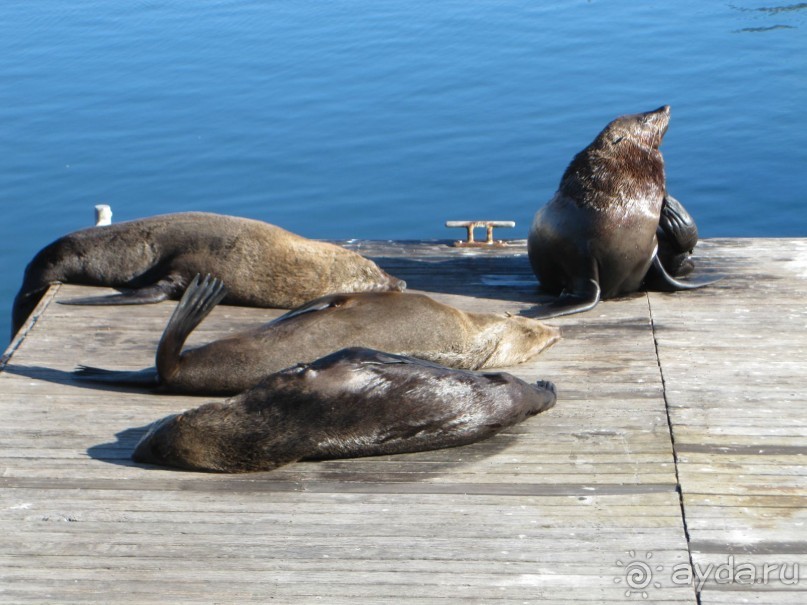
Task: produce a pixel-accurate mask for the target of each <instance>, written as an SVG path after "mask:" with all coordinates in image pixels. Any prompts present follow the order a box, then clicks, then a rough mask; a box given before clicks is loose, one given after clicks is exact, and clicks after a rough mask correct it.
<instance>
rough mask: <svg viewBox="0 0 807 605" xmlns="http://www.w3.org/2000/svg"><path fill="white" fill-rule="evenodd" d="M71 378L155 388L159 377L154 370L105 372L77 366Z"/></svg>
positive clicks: (90, 367)
mask: <svg viewBox="0 0 807 605" xmlns="http://www.w3.org/2000/svg"><path fill="white" fill-rule="evenodd" d="M73 378H74V379H76V380H80V381H86V382H99V383H103V384H117V385H121V386H138V387H152V388H153V387H156V386H157V385H158V384H159V377H158V375H157V370H156V369H155V368H146V369H144V370H136V371H118V370H105V369H103V368H94V367H92V366H78V367H77V368H76V369H75V370H74V371H73Z"/></svg>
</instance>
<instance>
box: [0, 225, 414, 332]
mask: <svg viewBox="0 0 807 605" xmlns="http://www.w3.org/2000/svg"><path fill="white" fill-rule="evenodd" d="M198 273H202V274H207V273H209V274H211V275H213V276H215V277H218V278H220V279H222V280H223V281H224V282H225V283H226V284H227V292H228V293H227V297H226V298H225V301H224V302H226V303H229V304H234V305H245V306H252V307H279V308H284V309H289V308H293V307H297V306H299V305H301V304H303V303H305V302H306V301H309V300H311V299H313V298H316V297H318V296H323V295H325V294H330V293H334V292H364V291H385V290H403V289H404V288H405V287H406V284H405V282H403V281H401V280H399V279H396V278H395V277H392V276H390V275H388V274H386V273H385V272H384V271H382V270H381V269H379V268H378V266H377V265H376V264H375V263H373V262H372V261H370V260H368V259H366V258H364V257H362V256H360V255H358V254H356V253H355V252H351V251H349V250H346V249H344V248H341V247H339V246H336V245H334V244H329V243H325V242H320V241H315V240H310V239H306V238H304V237H301V236H299V235H295V234H294V233H290V232H289V231H286V230H285V229H281V228H280V227H276V226H274V225H270V224H268V223H264V222H262V221H256V220H251V219H246V218H239V217H234V216H225V215H220V214H210V213H206V212H182V213H177V214H165V215H161V216H154V217H150V218H144V219H138V220H133V221H127V222H123V223H117V224H114V225H108V226H103V227H90V228H89V229H82V230H80V231H76V232H74V233H71V234H69V235H66V236H64V237H62V238H59V239H58V240H56V241H55V242H53V243H52V244H50V245H48V246H46V247H45V248H43V249H42V250H40V252H39V253H38V254H37V255H36V256H35V257H34V259H33V260H32V261H31V263H30V264H29V265H28V267H27V269H26V270H25V278H24V280H23V284H22V288H20V291H19V293H18V294H17V297H16V299H15V300H14V311H13V333H16V332H17V330H19V328H20V326H21V325H22V324H23V322H24V321H25V319H26V318H27V317H28V315H29V314H30V312H31V311H32V310H33V308H34V307H35V306H36V303H37V302H38V301H39V299H40V298H41V297H42V295H43V294H44V292H45V290H46V289H47V287H48V286H49V285H50V284H53V283H57V282H63V283H73V284H84V285H89V286H108V287H112V288H124V289H126V290H127V291H126V292H124V293H123V294H116V295H112V296H106V297H104V296H101V297H95V298H88V299H78V300H73V301H64V302H72V303H73V304H140V303H153V302H159V301H161V300H165V299H169V298H173V299H178V298H180V296H182V293H183V292H184V291H185V287H186V286H187V285H188V284H189V283H190V281H191V279H193V277H194V275H196V274H198ZM12 335H13V334H12Z"/></svg>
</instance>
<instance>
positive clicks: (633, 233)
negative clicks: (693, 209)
mask: <svg viewBox="0 0 807 605" xmlns="http://www.w3.org/2000/svg"><path fill="white" fill-rule="evenodd" d="M669 121H670V108H669V106H667V105H665V106H664V107H660V108H659V109H656V110H655V111H649V112H647V113H639V114H634V115H627V116H622V117H619V118H617V119H615V120H614V121H612V122H611V123H610V124H608V126H606V127H605V129H604V130H603V131H602V132H601V133H600V134H599V135H598V136H597V138H596V139H594V142H592V143H591V144H590V145H589V146H588V147H586V148H585V149H584V150H583V151H581V152H580V153H578V154H577V155H576V156H575V157H574V159H573V160H572V162H571V164H569V167H568V168H567V169H566V172H565V173H564V175H563V178H562V179H561V182H560V187H559V188H558V191H557V193H555V196H554V197H553V198H552V199H551V200H550V201H549V202H548V203H547V204H546V205H545V206H544V207H543V208H541V209H540V210H539V211H538V212H537V213H536V214H535V218H534V220H533V223H532V226H531V228H530V233H529V239H528V241H527V249H528V252H529V258H530V263H531V265H532V269H533V272H534V273H535V275H536V276H537V277H538V279H539V280H540V282H541V286H542V288H543V289H545V290H546V291H548V292H550V293H552V294H555V295H559V296H560V298H559V299H558V300H557V301H555V302H553V303H550V304H547V305H543V306H542V307H540V308H539V309H538V312H537V313H531V315H532V316H533V317H554V316H558V315H566V314H569V313H577V312H580V311H586V310H589V309H592V308H593V307H594V306H595V305H596V304H597V302H599V300H600V299H601V298H614V297H618V296H623V295H626V294H630V293H632V292H636V291H637V290H638V289H639V288H640V287H641V286H642V285H643V283H645V282H646V281H647V283H648V284H652V285H653V286H654V287H656V288H658V289H663V290H666V291H673V290H681V289H691V288H698V287H702V286H704V285H706V283H684V282H680V281H677V280H676V279H675V278H674V277H672V276H671V275H670V274H669V273H668V271H667V270H665V266H664V265H665V264H666V265H667V266H668V267H669V268H670V269H671V270H672V271H673V272H674V273H676V274H682V273H683V272H684V271H683V269H685V268H686V257H688V252H689V251H691V247H688V246H694V242H695V241H697V228H696V227H695V224H694V221H692V219H691V217H690V216H689V214H688V213H687V212H686V210H684V209H683V206H682V205H681V204H680V203H679V202H678V201H677V200H675V199H674V198H672V197H671V196H668V195H667V192H666V184H665V176H664V160H663V158H662V156H661V152H660V151H659V145H660V144H661V140H662V138H663V137H664V134H665V133H666V132H667V127H668V125H669ZM662 209H665V212H662ZM657 231H658V233H659V234H661V235H662V237H663V240H664V243H665V250H664V254H665V258H660V257H659V254H658V249H659V242H658V238H657ZM693 237H694V241H693ZM668 244H669V245H668ZM681 255H683V256H681ZM663 261H664V262H663ZM648 272H651V275H649V274H648ZM710 283H711V282H710Z"/></svg>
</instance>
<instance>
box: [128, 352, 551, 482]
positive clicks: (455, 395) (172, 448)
mask: <svg viewBox="0 0 807 605" xmlns="http://www.w3.org/2000/svg"><path fill="white" fill-rule="evenodd" d="M555 397H556V396H555V387H554V385H553V384H552V383H550V382H545V381H539V382H538V383H536V384H534V385H530V384H527V383H526V382H524V381H523V380H520V379H518V378H515V377H514V376H511V375H510V374H506V373H503V372H502V373H496V374H482V373H477V372H469V371H464V370H452V369H448V368H445V367H442V366H439V365H437V364H433V363H431V362H426V361H422V360H418V359H413V358H411V357H404V356H399V355H390V354H389V353H381V352H379V351H373V350H370V349H361V348H352V349H344V350H341V351H338V352H336V353H333V354H331V355H328V356H327V357H323V358H322V359H319V360H317V361H315V362H313V363H308V364H299V365H296V366H294V367H291V368H287V369H285V370H282V371H280V372H277V373H275V374H272V375H270V376H268V377H267V378H266V379H265V380H264V381H263V382H261V383H260V384H258V385H257V386H255V387H253V388H251V389H250V390H248V391H245V392H244V393H241V394H240V395H238V396H236V397H233V398H231V399H228V400H226V401H224V402H223V403H208V404H206V405H203V406H201V407H198V408H195V409H193V410H189V411H186V412H184V413H182V414H175V415H172V416H168V417H167V418H164V419H162V420H160V421H157V422H156V423H155V424H154V425H153V426H152V427H151V429H150V430H149V432H148V433H147V434H146V435H145V436H144V437H143V439H141V441H140V443H138V444H137V447H136V448H135V451H134V454H133V455H132V458H133V460H135V461H136V462H145V463H149V464H157V465H165V466H175V467H180V468H186V469H192V470H203V471H219V472H230V473H237V472H247V471H268V470H272V469H274V468H277V467H279V466H281V465H283V464H288V463H290V462H295V461H297V460H302V459H327V458H352V457H357V456H376V455H384V454H401V453H406V452H416V451H421V450H432V449H438V448H445V447H454V446H457V445H465V444H468V443H473V442H474V441H479V440H481V439H486V438H488V437H490V436H492V435H494V434H495V433H496V432H498V431H499V430H501V429H503V428H506V427H509V426H512V425H514V424H516V423H519V422H521V421H523V420H525V419H527V418H529V417H530V416H533V415H535V414H537V413H538V412H542V411H544V410H546V409H548V408H550V407H552V406H553V405H554V403H555Z"/></svg>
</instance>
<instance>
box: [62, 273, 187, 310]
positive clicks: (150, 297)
mask: <svg viewBox="0 0 807 605" xmlns="http://www.w3.org/2000/svg"><path fill="white" fill-rule="evenodd" d="M183 286H184V281H183V280H182V279H181V278H180V277H179V276H176V275H167V276H165V277H164V278H162V279H161V280H160V281H158V282H157V283H155V284H152V285H150V286H145V287H143V288H135V289H131V290H124V291H123V292H121V293H120V294H109V295H107V296H87V297H85V298H71V299H68V300H60V301H59V303H60V304H63V305H145V304H151V303H158V302H162V301H164V300H168V299H169V298H176V297H178V296H179V293H180V292H182V288H183Z"/></svg>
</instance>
